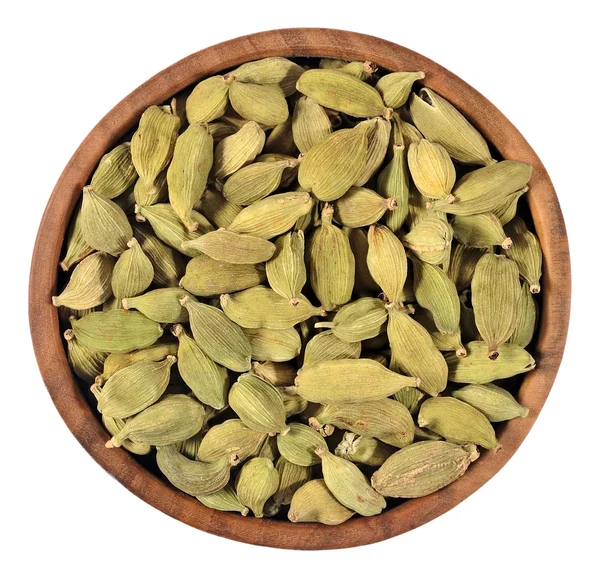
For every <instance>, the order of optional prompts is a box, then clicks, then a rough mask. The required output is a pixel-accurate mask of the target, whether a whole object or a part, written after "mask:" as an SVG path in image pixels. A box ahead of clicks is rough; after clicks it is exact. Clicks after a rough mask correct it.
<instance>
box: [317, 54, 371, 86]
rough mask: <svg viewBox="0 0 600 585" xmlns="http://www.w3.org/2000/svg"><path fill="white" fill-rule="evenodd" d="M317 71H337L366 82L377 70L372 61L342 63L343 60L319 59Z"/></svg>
mask: <svg viewBox="0 0 600 585" xmlns="http://www.w3.org/2000/svg"><path fill="white" fill-rule="evenodd" d="M319 69H337V70H338V71H342V72H343V73H347V74H348V75H352V76H354V77H357V78H358V79H360V80H362V81H367V80H368V79H370V78H371V76H372V75H373V73H375V72H376V71H377V69H378V67H377V65H376V64H375V63H373V62H372V61H344V60H343V59H321V60H320V61H319Z"/></svg>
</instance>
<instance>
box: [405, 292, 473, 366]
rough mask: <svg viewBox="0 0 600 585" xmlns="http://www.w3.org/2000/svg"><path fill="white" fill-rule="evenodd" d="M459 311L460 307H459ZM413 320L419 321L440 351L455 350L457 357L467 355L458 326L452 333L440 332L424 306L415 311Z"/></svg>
mask: <svg viewBox="0 0 600 585" xmlns="http://www.w3.org/2000/svg"><path fill="white" fill-rule="evenodd" d="M459 307H460V300H459ZM459 312H460V309H459ZM414 317H415V320H416V321H417V322H419V323H420V324H421V325H423V327H425V329H427V331H428V332H429V335H431V339H432V341H433V344H434V345H435V346H436V347H437V348H438V349H439V350H440V351H455V352H456V355H457V356H458V357H464V356H465V355H467V350H466V349H465V346H464V345H463V343H462V335H461V331H460V328H458V329H456V331H454V332H453V333H442V332H441V331H439V330H438V328H437V326H436V324H435V320H434V319H433V315H432V314H431V312H430V311H428V310H427V309H424V308H421V307H420V308H419V310H418V311H416V312H415V315H414Z"/></svg>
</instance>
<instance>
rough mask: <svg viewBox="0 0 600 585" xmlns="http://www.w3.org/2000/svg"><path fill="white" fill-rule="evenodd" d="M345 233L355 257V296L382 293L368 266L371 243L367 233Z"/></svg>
mask: <svg viewBox="0 0 600 585" xmlns="http://www.w3.org/2000/svg"><path fill="white" fill-rule="evenodd" d="M344 231H345V233H346V234H347V236H348V239H349V240H350V248H351V249H352V254H353V256H354V267H355V268H354V294H355V295H356V296H359V297H372V296H376V295H378V294H379V292H380V290H381V289H380V288H379V286H378V285H377V283H376V282H375V281H374V280H373V277H372V276H371V273H370V272H369V267H368V265H367V253H368V250H369V242H368V239H367V233H366V232H365V231H364V230H361V229H350V228H345V229H344Z"/></svg>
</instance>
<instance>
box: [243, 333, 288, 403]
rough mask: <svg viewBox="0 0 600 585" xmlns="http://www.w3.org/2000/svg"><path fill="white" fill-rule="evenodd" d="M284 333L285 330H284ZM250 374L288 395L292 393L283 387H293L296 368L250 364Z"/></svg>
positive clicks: (259, 363)
mask: <svg viewBox="0 0 600 585" xmlns="http://www.w3.org/2000/svg"><path fill="white" fill-rule="evenodd" d="M246 331H248V330H246ZM284 331H286V330H285V329H284ZM252 373H253V374H256V375H257V376H260V377H261V378H263V379H265V380H266V381H267V382H269V383H271V384H273V386H275V387H277V388H279V390H280V391H281V392H283V391H285V392H286V393H289V392H292V391H293V390H289V389H287V388H285V387H286V386H293V385H294V380H295V379H296V367H295V366H294V365H291V364H287V363H286V364H284V363H281V362H273V361H265V362H252ZM284 402H285V400H284Z"/></svg>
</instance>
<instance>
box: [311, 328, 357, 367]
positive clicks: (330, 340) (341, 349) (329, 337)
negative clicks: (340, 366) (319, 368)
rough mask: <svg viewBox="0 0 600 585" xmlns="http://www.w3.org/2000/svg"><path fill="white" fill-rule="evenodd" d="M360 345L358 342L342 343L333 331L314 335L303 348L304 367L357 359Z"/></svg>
mask: <svg viewBox="0 0 600 585" xmlns="http://www.w3.org/2000/svg"><path fill="white" fill-rule="evenodd" d="M360 352H361V344H360V342H359V341H353V342H347V341H342V340H341V339H340V338H339V337H337V336H336V335H334V334H333V331H324V332H323V333H319V334H318V335H315V336H314V337H313V338H312V339H311V340H310V341H309V342H308V343H307V344H306V346H305V348H304V365H305V366H313V365H315V364H318V363H320V362H327V361H331V360H344V359H358V358H359V357H360Z"/></svg>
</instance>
